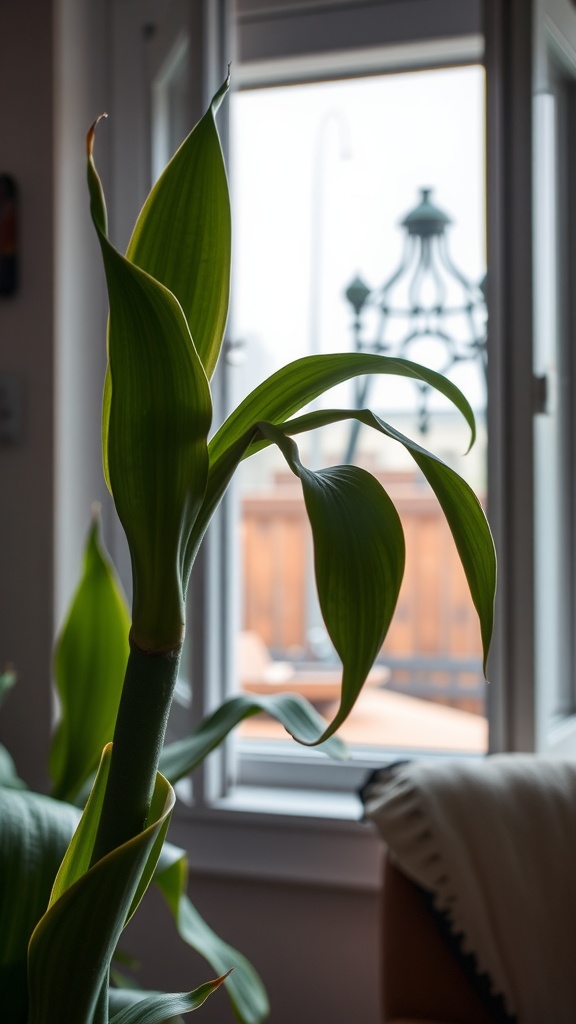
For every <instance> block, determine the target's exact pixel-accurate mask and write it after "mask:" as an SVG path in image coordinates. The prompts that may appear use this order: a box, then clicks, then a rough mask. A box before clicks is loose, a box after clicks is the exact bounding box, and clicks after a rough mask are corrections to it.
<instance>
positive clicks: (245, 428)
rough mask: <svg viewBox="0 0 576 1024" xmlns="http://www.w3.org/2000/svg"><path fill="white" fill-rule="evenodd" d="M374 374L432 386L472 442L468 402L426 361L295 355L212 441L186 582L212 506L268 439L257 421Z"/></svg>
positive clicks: (279, 418) (279, 420)
mask: <svg viewBox="0 0 576 1024" xmlns="http://www.w3.org/2000/svg"><path fill="white" fill-rule="evenodd" d="M372 373H374V374H391V375H393V376H394V375H396V376H401V377H409V378H411V379H414V380H418V381H422V382H423V383H426V384H427V385H429V386H430V387H434V388H435V389H436V390H437V391H438V392H440V393H441V394H443V395H444V396H445V397H446V398H448V399H449V400H450V401H451V402H453V404H454V405H455V406H456V408H457V409H458V410H459V411H460V412H461V413H462V415H463V417H464V419H465V420H466V423H467V424H468V426H469V427H470V445H472V444H473V443H474V439H475V436H476V426H475V421H474V413H473V412H472V409H471V407H470V404H469V402H468V401H467V399H466V398H465V397H464V395H463V394H462V392H461V391H460V390H459V389H458V388H457V387H456V385H455V384H453V383H452V382H451V381H449V380H448V379H447V378H445V377H443V376H442V375H441V374H439V373H436V371H434V370H430V369H429V368H428V367H426V366H421V365H419V364H418V363H412V362H410V361H409V360H407V359H393V358H391V357H390V356H379V355H368V354H364V353H357V352H344V353H341V354H335V355H334V354H332V355H320V356H304V357H303V358H302V359H297V360H295V361H294V362H292V363H289V364H288V365H287V366H285V367H283V368H282V369H281V370H278V371H277V372H276V373H274V374H272V376H271V377H269V378H268V379H267V380H265V381H263V383H262V384H259V385H258V387H256V388H255V389H254V390H253V391H252V392H250V394H249V395H248V396H247V398H245V399H244V401H243V402H241V404H240V405H239V406H238V407H237V408H236V409H235V410H234V411H233V412H232V413H231V414H230V416H229V417H228V418H227V419H226V420H225V422H224V423H223V424H222V426H221V427H220V429H219V430H218V431H217V432H216V434H215V435H214V437H213V438H212V440H211V441H210V444H209V446H208V450H209V456H210V469H209V473H208V481H207V485H206V494H205V497H204V501H203V503H202V507H201V509H200V512H199V514H198V518H197V520H196V522H195V524H194V527H193V529H192V533H191V535H190V540H189V542H188V547H187V550H186V569H185V581H186V580H187V579H188V575H189V572H190V567H191V565H192V563H193V561H194V558H195V557H196V554H197V552H198V549H199V547H200V543H201V541H202V538H203V536H204V534H205V532H206V529H207V527H208V525H209V523H210V520H211V518H212V516H213V514H214V511H215V509H216V508H217V506H218V504H219V502H220V501H221V499H222V497H223V495H224V493H225V492H226V488H227V487H228V484H229V483H230V480H231V479H232V476H233V475H234V473H235V471H236V469H237V467H238V465H239V463H240V462H241V461H242V459H244V458H247V457H249V456H251V455H254V454H255V453H256V452H258V451H259V450H260V449H261V448H263V447H266V445H267V444H269V443H270V442H269V441H267V440H266V439H264V438H263V437H262V434H261V433H260V432H259V431H258V428H257V423H258V421H261V420H262V421H267V422H270V423H272V424H273V425H280V424H283V423H284V422H285V421H286V420H287V418H288V417H289V416H292V415H293V414H294V413H295V412H298V411H299V410H300V409H302V408H303V407H304V406H305V405H307V404H308V403H309V402H311V401H313V399H315V398H317V397H318V396H319V395H321V394H323V393H324V392H325V391H326V390H328V389H329V388H331V387H334V386H335V385H337V384H341V383H343V382H344V381H346V380H350V379H351V378H353V377H356V376H359V375H361V374H372Z"/></svg>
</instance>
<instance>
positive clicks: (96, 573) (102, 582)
mask: <svg viewBox="0 0 576 1024" xmlns="http://www.w3.org/2000/svg"><path fill="white" fill-rule="evenodd" d="M129 630H130V618H129V615H128V611H127V608H126V604H125V600H124V596H123V594H122V592H121V590H120V585H119V583H118V581H117V579H116V575H115V573H114V570H113V568H112V566H111V564H110V562H109V560H108V558H107V557H106V555H105V553H104V551H103V549H102V547H101V543H100V538H99V524H98V521H97V520H96V519H95V520H94V523H93V525H92V528H91V530H90V533H89V536H88V541H87V544H86V549H85V552H84V571H83V575H82V579H81V581H80V584H79V586H78V589H77V591H76V594H75V595H74V599H73V601H72V605H71V607H70V611H69V613H68V617H67V619H66V622H65V623H64V626H63V628H62V632H61V634H60V636H59V638H58V640H57V642H56V649H55V656H54V675H55V680H56V687H57V690H58V694H59V697H60V707H61V718H60V722H59V724H58V727H57V730H56V733H55V735H54V738H53V740H52V747H51V751H50V759H49V768H50V774H51V776H52V780H53V784H54V787H53V796H55V797H57V798H58V799H60V800H69V801H70V800H72V799H73V798H74V797H75V796H76V794H77V793H78V792H79V790H80V789H81V787H82V786H83V784H84V783H85V781H86V779H88V778H89V777H90V776H91V775H92V773H93V772H94V771H95V770H96V768H97V767H98V762H99V760H100V755H101V752H102V748H103V747H104V746H105V745H106V743H108V742H109V741H110V740H111V739H112V734H113V731H114V723H115V721H116V714H117V711H118V704H119V701H120V694H121V692H122V683H123V681H124V672H125V670H126V662H127V660H128V651H129V648H128V633H129Z"/></svg>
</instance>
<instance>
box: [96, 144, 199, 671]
mask: <svg viewBox="0 0 576 1024" xmlns="http://www.w3.org/2000/svg"><path fill="white" fill-rule="evenodd" d="M93 136H94V129H92V130H91V132H90V133H89V136H88V141H87V146H88V182H89V188H90V195H91V210H92V219H93V222H94V226H95V228H96V231H97V234H98V239H99V242H100V247H101V250H102V256H103V260H104V269H105V273H106V282H107V287H108V297H109V303H110V322H109V333H108V357H109V367H110V378H109V383H110V391H109V394H108V396H107V398H106V400H105V410H106V409H107V410H109V423H108V426H107V428H106V429H105V431H104V435H105V438H106V443H107V451H106V452H105V453H104V458H105V462H107V470H108V475H109V480H110V486H111V490H112V495H113V498H114V502H115V505H116V510H117V512H118V515H119V518H120V521H121V522H122V526H123V527H124V531H125V533H126V537H127V540H128V545H129V548H130V556H131V560H132V574H133V581H134V598H133V615H132V637H133V639H134V642H135V643H136V644H137V646H139V647H140V648H141V649H143V650H154V651H163V650H172V649H173V648H175V647H177V646H178V645H179V644H180V643H181V642H182V639H183V633H184V606H183V590H182V575H183V556H184V551H185V546H186V542H187V539H188V536H189V533H190V530H191V528H192V524H193V523H194V520H195V518H196V515H197V513H198V510H199V508H200V506H201V503H202V500H203V497H204V491H205V486H206V479H207V473H208V449H207V435H208V430H209V428H210V421H211V415H212V406H211V397H210V388H209V385H208V381H207V378H206V374H205V372H204V368H203V366H202V362H201V360H200V358H199V356H198V353H197V351H196V348H195V347H194V343H193V341H192V337H191V335H190V331H189V328H188V324H187V322H186V318H185V316H184V314H183V312H182V308H181V306H180V304H179V302H178V301H177V299H176V298H175V297H174V295H173V294H172V293H171V292H170V291H169V290H168V289H167V288H165V287H164V286H163V285H162V284H160V283H159V282H158V281H156V280H154V278H152V277H150V275H149V274H147V273H145V272H144V271H143V270H140V268H139V267H136V266H135V265H134V264H132V263H130V261H129V260H127V259H126V258H125V257H123V256H121V255H120V253H119V252H118V251H117V250H116V249H115V248H114V247H113V246H112V245H111V244H110V242H109V241H108V238H107V236H106V210H105V205H104V197H103V193H102V186H101V183H100V180H99V178H98V175H97V173H96V169H95V167H94V162H93V160H92V146H93ZM160 594H161V595H162V598H161V600H158V595H160Z"/></svg>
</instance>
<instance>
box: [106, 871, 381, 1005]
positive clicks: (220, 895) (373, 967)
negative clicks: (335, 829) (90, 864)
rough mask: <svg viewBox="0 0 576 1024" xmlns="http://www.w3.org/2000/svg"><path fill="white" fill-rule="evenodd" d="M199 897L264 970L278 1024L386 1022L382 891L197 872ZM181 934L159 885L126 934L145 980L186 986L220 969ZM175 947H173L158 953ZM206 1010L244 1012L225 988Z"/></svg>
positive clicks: (170, 987)
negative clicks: (177, 936)
mask: <svg viewBox="0 0 576 1024" xmlns="http://www.w3.org/2000/svg"><path fill="white" fill-rule="evenodd" d="M191 898H192V900H193V902H194V904H195V906H196V907H197V908H198V910H199V911H200V912H201V913H202V915H203V917H204V919H205V920H206V921H207V922H208V923H209V924H210V925H211V926H212V927H213V928H214V930H215V931H216V932H217V933H218V934H219V935H220V936H221V937H222V938H225V939H226V941H228V942H229V943H231V945H233V946H234V947H235V948H237V949H238V950H240V951H241V952H242V953H244V955H245V956H247V957H248V959H249V960H250V962H251V963H252V964H253V966H254V967H255V968H256V969H257V970H258V972H259V973H260V975H261V977H262V979H263V980H264V982H265V985H266V989H267V992H268V997H269V999H270V1005H271V1013H270V1018H269V1021H270V1024H294V1022H295V1021H302V1022H303V1024H313V1022H318V1024H328V1022H329V1024H356V1022H360V1021H361V1022H362V1024H380V1022H381V1010H380V967H379V965H380V959H381V945H380V896H379V894H378V893H376V892H369V891H360V890H352V889H336V888H332V887H319V886H318V887H312V886H307V885H300V884H298V885H296V884H280V883H273V882H257V881H254V880H253V879H250V880H242V879H233V878H229V879H224V878H209V877H194V878H193V879H192V883H191ZM174 934H175V933H174V925H173V922H172V920H171V918H170V915H169V913H168V911H167V910H166V907H165V905H164V903H163V901H162V898H161V897H160V895H159V893H158V892H157V891H155V890H151V891H150V892H149V893H148V894H147V895H146V900H145V904H144V905H143V906H142V907H141V908H140V910H139V911H138V916H137V918H135V919H134V921H133V923H132V924H131V925H130V926H129V930H128V932H127V935H126V940H125V942H124V946H125V948H126V949H128V950H129V952H130V953H131V954H133V955H134V956H135V957H136V959H137V960H138V961H139V963H140V965H141V973H142V976H143V977H144V978H145V979H146V984H147V985H148V984H149V985H150V986H151V987H156V986H157V987H158V988H161V989H165V990H167V991H181V990H182V989H183V988H185V989H188V988H191V987H192V986H195V985H200V984H202V983H203V982H205V981H207V980H208V979H209V978H211V977H213V975H214V972H213V970H212V969H211V968H210V967H209V966H208V965H207V964H206V963H205V962H204V961H202V960H200V958H199V957H198V956H197V955H196V954H194V953H193V952H192V951H191V950H190V949H189V948H187V947H186V946H184V944H183V943H182V942H181V941H179V940H176V941H174V938H173V937H174ZM151 936H152V937H153V944H151V942H150V937H151ZM171 936H172V938H170V937H171ZM167 947H169V949H170V954H169V956H166V955H161V954H160V955H159V953H160V950H162V949H164V950H166V949H167ZM154 950H155V952H154ZM198 1019H199V1020H202V1022H203V1024H234V1022H235V1021H236V1018H235V1017H234V1014H233V1012H232V1009H231V1007H230V1003H229V1001H228V997H227V996H226V994H225V993H224V992H223V991H218V992H216V993H214V995H212V996H211V997H210V999H209V1000H208V1001H207V1002H206V1003H205V1004H204V1006H203V1007H202V1008H201V1009H200V1010H199V1011H198Z"/></svg>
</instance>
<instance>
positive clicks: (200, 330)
mask: <svg viewBox="0 0 576 1024" xmlns="http://www.w3.org/2000/svg"><path fill="white" fill-rule="evenodd" d="M228 85H229V79H227V81H226V82H225V83H224V85H223V86H222V88H221V89H220V90H219V92H218V93H217V94H216V96H215V97H214V99H213V101H212V103H211V105H210V107H209V109H208V111H207V113H206V114H205V115H204V117H203V118H202V120H201V121H199V122H198V124H197V125H196V127H195V128H194V129H193V131H192V132H191V133H190V135H189V136H188V138H187V139H185V141H184V142H183V143H182V145H181V146H180V149H179V150H178V151H177V152H176V153H175V155H174V156H173V157H172V160H171V161H170V163H169V164H168V166H167V167H166V169H165V170H164V172H163V174H162V175H161V176H160V178H159V179H158V181H157V182H156V184H155V185H154V188H153V189H152V191H151V193H150V195H149V196H148V199H147V200H146V203H145V204H144V207H143V208H142V212H141V213H140V216H139V218H138V220H137V222H136V227H135V229H134V233H133V235H132V239H131V241H130V244H129V246H128V249H127V252H126V256H127V258H128V259H129V260H130V261H131V262H132V263H135V264H136V265H137V266H139V267H141V268H142V270H145V271H146V272H147V273H148V274H150V275H151V277H154V278H156V280H157V281H160V282H161V283H162V284H163V285H165V286H166V287H167V288H169V290H170V291H171V292H172V293H173V294H174V295H175V296H176V298H177V299H178V301H179V303H180V305H181V306H182V309H183V311H184V315H185V317H186V319H187V321H188V326H189V327H190V331H191V334H192V337H193V338H194V343H195V345H196V349H197V351H198V354H199V356H200V359H201V360H202V363H203V366H204V369H205V371H206V375H207V376H208V377H211V376H212V373H213V371H214V367H215V366H216V361H217V359H218V353H219V352H220V348H221V345H222V339H223V337H224V328H225V326H226V317H227V315H228V296H229V290H230V256H231V224H230V202H229V197H228V184H227V181H226V171H225V169H224V159H223V156H222V150H221V147H220V140H219V139H218V133H217V131H216V124H215V120H214V119H215V114H216V111H217V109H218V107H219V106H220V103H221V102H222V99H223V97H224V96H225V94H226V92H227V90H228Z"/></svg>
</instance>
